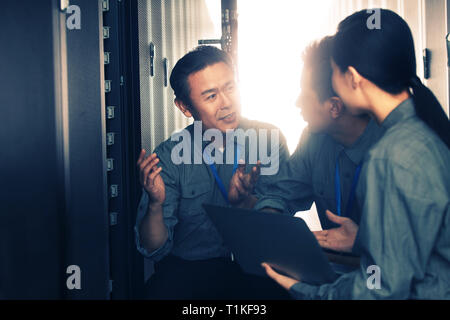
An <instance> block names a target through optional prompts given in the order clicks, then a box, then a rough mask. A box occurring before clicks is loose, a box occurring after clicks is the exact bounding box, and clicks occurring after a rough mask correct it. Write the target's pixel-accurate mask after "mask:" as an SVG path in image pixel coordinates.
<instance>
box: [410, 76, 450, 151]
mask: <svg viewBox="0 0 450 320" xmlns="http://www.w3.org/2000/svg"><path fill="white" fill-rule="evenodd" d="M409 84H410V86H411V89H412V90H413V99H414V105H415V107H416V113H417V116H418V117H419V118H420V119H422V121H423V122H425V123H426V124H427V125H428V126H429V127H430V128H431V129H433V131H434V132H436V134H437V135H438V136H439V137H440V138H441V140H442V141H443V142H444V143H445V144H446V145H447V147H448V148H450V124H449V120H448V118H447V115H446V114H445V112H444V109H442V107H441V104H440V103H439V101H438V100H437V98H436V96H435V95H434V94H433V92H432V91H431V90H430V89H428V88H427V87H426V86H425V85H424V84H423V83H422V82H421V81H420V79H419V78H418V77H417V76H414V77H413V78H411V80H410V82H409Z"/></svg>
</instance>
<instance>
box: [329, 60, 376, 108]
mask: <svg viewBox="0 0 450 320" xmlns="http://www.w3.org/2000/svg"><path fill="white" fill-rule="evenodd" d="M331 67H332V69H333V75H332V84H333V89H334V91H335V92H336V93H337V94H338V96H339V97H340V98H341V100H342V101H343V103H344V105H345V106H346V107H347V110H348V111H349V112H350V113H351V114H352V115H360V114H364V113H367V111H368V110H367V108H364V105H365V99H364V97H363V95H362V94H361V90H360V88H358V86H356V85H355V84H354V80H353V76H352V74H351V72H350V71H349V70H347V71H346V72H341V69H339V67H338V66H337V64H336V63H335V62H334V60H333V59H331Z"/></svg>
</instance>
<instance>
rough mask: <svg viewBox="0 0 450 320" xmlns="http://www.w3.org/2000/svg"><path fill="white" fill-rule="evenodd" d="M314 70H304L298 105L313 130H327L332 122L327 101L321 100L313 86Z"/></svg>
mask: <svg viewBox="0 0 450 320" xmlns="http://www.w3.org/2000/svg"><path fill="white" fill-rule="evenodd" d="M311 74H312V71H311V70H309V69H308V68H305V69H304V70H303V74H302V91H301V93H300V95H299V97H298V98H297V102H296V105H297V107H299V108H300V109H301V113H302V116H303V119H304V120H305V121H306V122H307V123H308V127H309V130H310V131H311V132H326V130H327V129H328V128H329V127H330V125H331V123H332V118H331V116H330V112H329V108H328V107H327V101H324V102H323V103H322V102H320V100H319V97H318V95H317V93H316V91H314V90H313V89H312V87H311V81H310V78H311Z"/></svg>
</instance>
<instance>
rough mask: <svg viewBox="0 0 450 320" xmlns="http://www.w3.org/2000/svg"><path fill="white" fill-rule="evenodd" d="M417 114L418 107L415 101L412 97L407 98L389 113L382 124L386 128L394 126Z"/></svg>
mask: <svg viewBox="0 0 450 320" xmlns="http://www.w3.org/2000/svg"><path fill="white" fill-rule="evenodd" d="M415 115H416V109H415V107H414V101H413V99H412V98H409V99H406V100H405V101H403V102H402V103H400V104H399V105H398V106H397V107H396V108H395V109H394V110H392V111H391V113H389V115H388V116H387V117H386V119H384V121H383V123H382V124H381V126H382V127H383V128H385V129H389V128H392V127H393V126H395V125H396V124H398V123H400V122H402V121H404V120H405V119H407V118H410V117H413V116H415Z"/></svg>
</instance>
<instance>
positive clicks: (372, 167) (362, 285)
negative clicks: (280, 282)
mask: <svg viewBox="0 0 450 320" xmlns="http://www.w3.org/2000/svg"><path fill="white" fill-rule="evenodd" d="M382 126H383V127H384V128H386V132H385V134H384V136H383V137H382V138H381V139H380V141H379V142H378V143H377V144H376V145H375V146H374V147H373V148H372V149H371V150H370V152H369V153H368V155H367V157H366V159H365V161H364V165H363V168H362V172H361V179H360V183H359V184H358V190H357V194H358V201H359V202H360V205H361V207H362V210H363V211H362V217H361V223H360V226H359V231H358V235H357V239H356V242H355V247H356V248H357V250H358V251H359V253H360V254H361V265H360V269H358V270H356V271H353V272H350V273H348V274H344V275H342V276H340V277H339V278H338V279H337V280H336V281H335V282H334V283H331V284H325V285H322V286H311V285H308V284H305V283H301V282H299V283H297V284H295V285H294V286H293V287H292V288H291V290H290V292H291V293H292V295H293V296H295V297H296V298H299V299H450V200H449V199H450V170H449V168H448V166H449V164H450V151H449V149H448V148H447V146H446V145H445V144H444V143H443V142H442V141H441V140H440V139H439V137H437V135H435V133H434V132H433V131H432V130H431V129H430V128H429V127H427V125H426V124H425V123H424V122H423V121H421V120H420V119H419V118H418V117H417V115H416V112H415V109H414V103H413V100H412V99H408V100H406V101H404V102H403V103H402V104H400V105H399V106H398V107H397V108H395V109H394V110H393V111H392V112H391V113H390V114H389V116H388V117H387V118H386V119H385V121H384V122H383V124H382ZM376 269H377V270H378V271H379V273H378V272H377V275H376V276H378V280H379V286H377V285H376V284H377V282H376V280H377V279H376V278H375V276H374V275H375V273H376V271H374V270H376Z"/></svg>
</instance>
